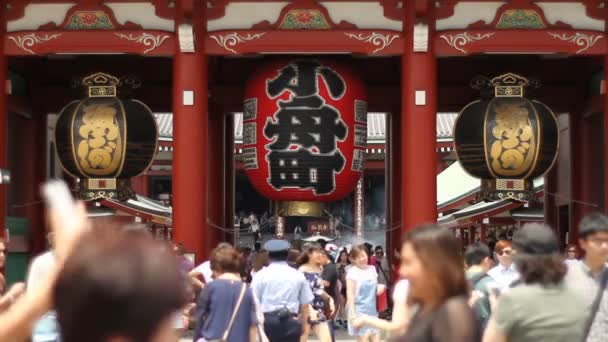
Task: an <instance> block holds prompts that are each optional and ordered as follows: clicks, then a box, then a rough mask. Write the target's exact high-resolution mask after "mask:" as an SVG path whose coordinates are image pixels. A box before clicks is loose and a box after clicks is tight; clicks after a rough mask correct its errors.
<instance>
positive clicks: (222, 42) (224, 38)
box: [211, 32, 265, 54]
mask: <svg viewBox="0 0 608 342" xmlns="http://www.w3.org/2000/svg"><path fill="white" fill-rule="evenodd" d="M264 34H265V32H261V33H256V34H251V33H248V34H247V35H242V36H240V35H239V34H238V33H236V32H233V33H230V34H227V35H221V34H213V35H211V39H213V40H215V41H216V42H217V44H218V45H219V46H221V47H222V48H224V49H226V50H228V51H230V52H232V53H234V54H236V53H237V52H236V51H235V50H234V49H233V47H235V46H236V45H237V44H240V43H244V42H248V41H250V40H254V39H258V38H260V37H262V36H263V35H264Z"/></svg>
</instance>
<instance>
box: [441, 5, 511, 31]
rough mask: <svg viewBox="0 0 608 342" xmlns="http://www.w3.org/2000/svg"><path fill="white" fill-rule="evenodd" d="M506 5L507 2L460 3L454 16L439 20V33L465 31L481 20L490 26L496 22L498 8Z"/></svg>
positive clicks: (455, 7)
mask: <svg viewBox="0 0 608 342" xmlns="http://www.w3.org/2000/svg"><path fill="white" fill-rule="evenodd" d="M505 3H506V2H505V1H496V2H459V3H458V4H456V5H455V6H454V15H453V16H451V17H449V18H445V19H440V20H437V23H436V29H437V31H441V30H454V29H463V28H466V27H467V26H469V25H470V24H472V23H474V22H477V21H480V20H482V21H484V22H485V23H486V24H489V23H491V22H492V20H494V17H495V16H496V11H497V10H498V8H500V6H502V5H504V4H505Z"/></svg>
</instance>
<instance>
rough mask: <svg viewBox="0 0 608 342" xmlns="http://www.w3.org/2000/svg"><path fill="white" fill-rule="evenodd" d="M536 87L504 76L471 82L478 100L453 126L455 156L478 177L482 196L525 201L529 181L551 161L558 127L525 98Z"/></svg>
mask: <svg viewBox="0 0 608 342" xmlns="http://www.w3.org/2000/svg"><path fill="white" fill-rule="evenodd" d="M532 86H538V85H537V84H535V83H533V82H531V81H529V80H528V79H526V78H524V77H522V76H519V75H515V74H511V73H508V74H504V75H501V76H498V77H495V78H493V79H491V80H489V79H486V78H483V79H482V78H479V79H476V80H475V82H474V84H473V87H475V88H477V89H480V90H481V98H480V99H479V100H477V101H474V102H471V103H469V104H468V105H467V106H465V107H464V109H462V111H461V112H460V115H459V116H458V118H457V120H456V123H455V126H454V143H455V145H456V154H457V155H458V160H459V161H460V163H461V164H462V167H463V168H464V169H465V170H466V171H467V172H468V173H469V174H471V175H472V176H474V177H477V178H481V180H482V183H481V193H480V194H481V197H483V198H484V199H488V200H500V199H513V200H518V201H529V200H531V199H533V197H534V189H533V183H532V181H533V180H534V179H535V178H537V177H540V176H542V175H543V174H545V173H546V172H547V171H548V170H549V169H550V168H551V166H552V165H553V163H554V162H555V159H556V157H557V149H558V144H559V127H558V124H557V120H556V118H555V115H553V112H552V111H551V109H549V107H547V106H546V105H544V104H543V103H541V102H539V101H536V100H531V99H528V98H527V94H526V89H527V88H529V87H532Z"/></svg>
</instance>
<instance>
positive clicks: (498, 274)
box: [488, 263, 519, 289]
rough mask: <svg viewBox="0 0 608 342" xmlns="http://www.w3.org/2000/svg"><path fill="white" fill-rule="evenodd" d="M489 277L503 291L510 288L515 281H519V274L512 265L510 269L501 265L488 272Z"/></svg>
mask: <svg viewBox="0 0 608 342" xmlns="http://www.w3.org/2000/svg"><path fill="white" fill-rule="evenodd" d="M488 275H489V276H490V277H491V278H492V279H494V281H495V282H496V283H497V284H498V286H500V288H501V289H506V288H508V287H509V286H510V285H511V284H512V283H513V282H514V281H516V280H517V279H519V272H517V270H516V269H515V265H514V264H513V263H512V264H511V266H509V267H504V266H503V265H501V264H499V265H498V266H495V267H494V268H492V269H491V270H489V271H488Z"/></svg>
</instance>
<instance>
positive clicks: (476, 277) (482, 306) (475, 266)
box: [464, 242, 494, 328]
mask: <svg viewBox="0 0 608 342" xmlns="http://www.w3.org/2000/svg"><path fill="white" fill-rule="evenodd" d="M464 259H465V262H466V264H467V267H468V268H467V271H466V277H467V280H468V281H469V284H470V286H471V289H472V290H473V292H474V293H475V294H476V296H477V298H478V299H477V300H476V301H475V303H474V304H473V312H474V313H475V316H476V317H477V319H478V321H479V323H480V327H481V328H485V327H486V325H487V323H488V320H489V319H490V313H491V309H490V300H489V297H490V294H489V290H488V286H489V285H491V284H492V283H494V280H493V279H492V277H490V276H489V275H488V271H489V270H490V269H491V268H492V253H491V252H490V248H489V247H488V246H487V245H486V244H484V243H483V242H475V243H473V244H471V245H469V247H467V249H466V251H465V253H464Z"/></svg>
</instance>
